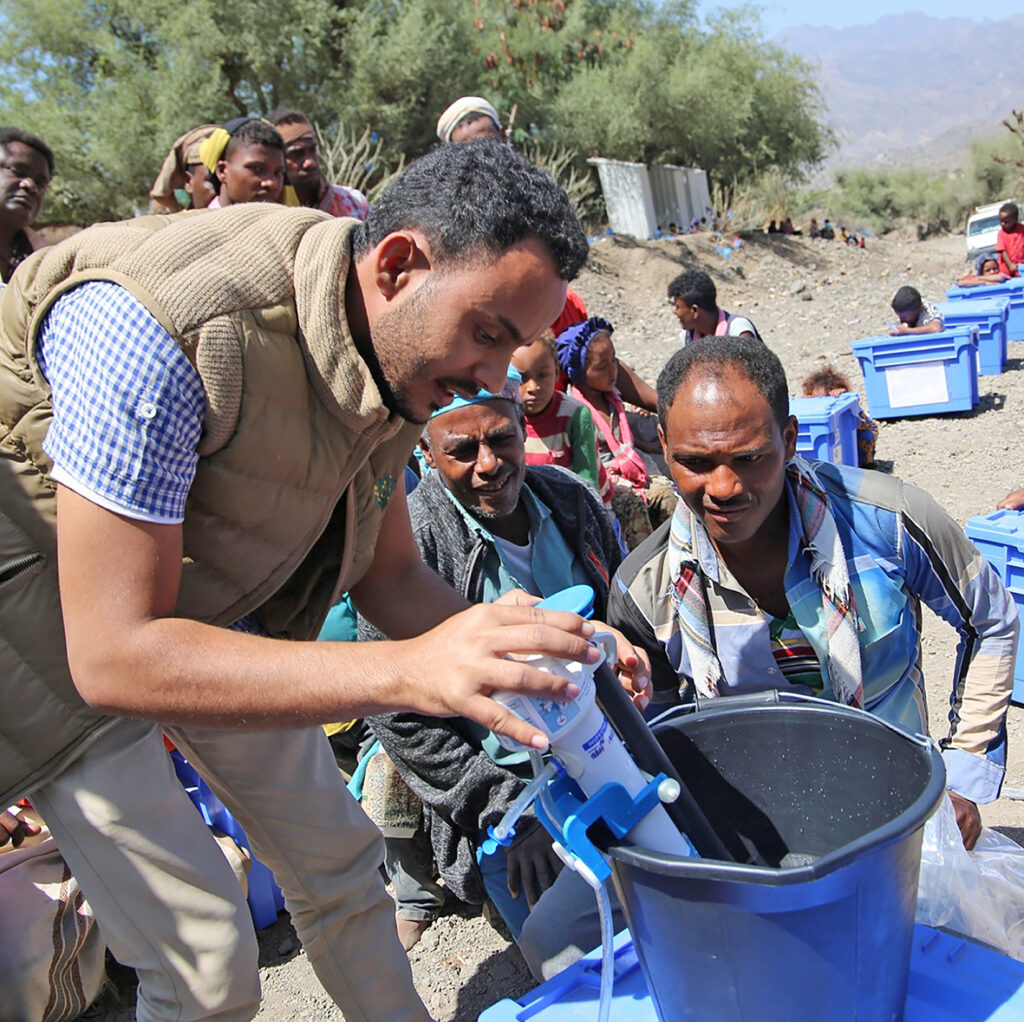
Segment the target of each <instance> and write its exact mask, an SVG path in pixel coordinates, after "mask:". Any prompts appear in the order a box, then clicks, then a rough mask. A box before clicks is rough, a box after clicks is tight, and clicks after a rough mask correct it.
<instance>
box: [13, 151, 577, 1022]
mask: <svg viewBox="0 0 1024 1022" xmlns="http://www.w3.org/2000/svg"><path fill="white" fill-rule="evenodd" d="M585 258H586V240H585V238H584V236H583V234H582V231H581V230H580V227H579V225H578V223H577V221H576V218H575V216H574V214H573V212H572V210H571V207H570V206H569V203H568V201H567V199H566V197H565V195H564V193H563V192H562V191H561V189H559V188H558V187H557V185H555V184H554V182H553V181H552V180H551V179H550V178H548V177H547V176H546V175H545V174H543V173H542V172H540V171H538V170H536V168H533V167H531V166H530V165H529V164H528V163H527V162H526V161H525V160H523V159H522V158H521V157H519V156H516V155H515V154H514V153H513V152H511V150H509V149H508V148H507V147H505V146H501V145H494V144H477V145H473V146H446V147H442V148H440V149H438V150H437V151H435V152H434V153H431V154H430V155H428V156H426V157H424V158H423V159H422V160H419V161H417V162H416V163H414V164H413V165H412V166H411V167H410V168H409V169H408V170H407V171H406V173H405V174H404V175H403V177H402V178H401V179H400V180H399V181H398V182H396V184H395V185H393V186H392V188H391V189H390V190H389V191H388V192H387V193H386V194H385V195H384V196H383V197H382V199H381V201H380V203H379V204H378V206H376V207H375V208H374V210H373V212H372V214H371V216H370V218H369V221H368V222H367V224H366V225H365V226H364V225H361V224H359V223H357V222H356V221H351V220H344V219H341V220H336V219H332V218H330V217H328V216H327V215H326V214H323V213H320V212H318V211H314V210H305V209H287V208H284V207H280V206H273V205H267V204H250V205H242V206H239V207H238V208H234V209H229V210H225V211H224V212H222V213H219V214H218V215H217V216H209V215H206V214H192V213H183V214H178V215H175V216H160V217H146V218H141V219H138V220H134V221H130V222H126V223H123V224H107V225H98V226H97V227H95V228H92V229H90V230H88V231H84V232H82V233H81V234H79V235H76V236H75V237H73V238H71V239H69V240H68V241H67V242H65V243H63V244H62V245H59V246H56V247H54V248H52V249H49V250H46V251H44V252H40V253H37V254H35V255H33V256H31V257H30V258H29V259H28V260H26V262H25V264H24V265H23V266H22V267H20V268H19V270H18V272H17V273H16V274H15V276H14V278H13V281H12V283H11V284H10V285H8V287H7V288H6V289H5V291H4V293H3V295H2V296H0V679H2V680H0V685H2V705H3V707H4V712H3V715H2V718H0V807H3V806H5V805H9V804H10V803H11V802H12V801H13V800H14V799H15V798H16V797H17V796H20V795H22V794H26V793H28V794H30V795H31V797H32V799H33V802H34V803H35V805H36V806H37V808H38V809H39V810H40V811H41V813H42V814H43V816H44V817H45V819H46V820H47V822H48V823H49V825H50V827H51V829H52V831H53V833H54V835H55V836H56V838H57V841H58V844H59V846H60V848H61V851H62V852H63V853H64V855H65V857H66V858H67V861H68V863H69V865H70V866H71V868H72V870H73V872H74V873H75V875H76V877H77V878H78V880H79V881H80V883H81V885H82V888H83V889H84V891H85V892H86V896H87V897H88V899H89V901H90V903H91V904H92V906H93V909H94V911H95V913H96V917H97V919H98V920H99V922H100V926H101V929H102V931H103V933H104V936H105V938H106V940H107V942H108V944H109V945H110V947H111V949H112V950H113V952H114V954H115V955H116V957H117V958H118V959H119V960H121V961H122V962H125V963H126V964H129V965H132V966H133V967H134V968H135V969H136V971H137V972H138V974H139V980H140V983H139V995H138V1009H137V1012H138V1014H137V1017H138V1018H139V1019H140V1020H143V1022H151V1020H156V1019H161V1020H162V1019H176V1020H181V1022H184V1020H191V1019H201V1018H216V1019H218V1020H242V1019H249V1018H251V1017H252V1016H253V1015H254V1014H255V1013H256V1011H257V1009H258V1005H259V981H258V973H257V968H256V944H255V940H254V937H253V932H252V927H251V925H250V923H249V920H248V917H247V910H246V905H245V901H244V900H243V899H242V897H241V893H240V891H239V889H238V885H237V884H236V883H235V880H234V877H233V875H232V873H231V871H230V869H229V868H228V866H227V864H226V862H225V860H224V859H223V857H222V856H220V854H219V852H218V851H217V848H216V846H215V845H214V843H213V841H212V839H211V838H210V837H209V834H208V832H207V831H206V829H205V828H204V826H203V824H202V821H201V819H200V817H199V816H198V814H197V813H196V812H195V811H194V809H193V808H192V806H191V804H190V803H189V801H188V798H187V796H186V795H185V793H184V792H183V791H182V789H181V788H180V786H179V785H178V784H177V783H176V781H175V779H174V777H173V774H172V772H171V769H170V765H169V762H168V760H167V757H166V755H165V754H164V749H163V745H162V741H161V730H163V731H165V732H166V733H167V734H169V735H170V736H171V738H172V739H173V741H174V742H175V744H176V745H177V746H178V747H179V748H180V749H181V750H182V751H183V752H184V754H185V755H186V756H187V757H188V758H189V760H191V761H192V762H193V763H194V764H195V765H196V766H197V767H198V769H199V770H200V772H201V773H202V774H203V775H204V777H205V778H206V779H207V781H208V782H209V784H210V785H211V787H212V788H213V790H214V791H215V792H216V794H217V795H218V796H219V797H220V798H222V800H223V801H224V802H225V803H226V804H227V805H228V807H229V808H230V809H231V811H232V812H233V814H234V815H235V816H236V818H237V819H238V820H239V822H240V823H241V825H242V826H243V827H244V828H245V831H246V833H247V834H248V836H249V837H250V839H251V841H252V844H253V847H254V850H255V852H256V854H257V856H258V857H259V858H260V859H261V860H262V861H264V862H266V863H267V864H268V865H269V866H270V867H271V869H272V870H273V871H274V874H275V876H276V878H277V880H278V882H279V883H280V885H281V887H282V889H283V890H284V893H285V898H286V901H287V905H288V908H289V910H290V912H291V914H292V919H293V921H294V923H295V926H296V928H297V930H298V932H299V935H300V937H301V939H302V942H303V944H304V946H305V948H306V951H307V954H308V955H309V958H310V961H311V963H312V964H313V966H314V968H315V969H316V971H317V974H318V976H319V977H320V979H321V981H322V982H323V984H324V986H325V988H326V989H327V990H328V992H329V993H330V995H331V996H332V997H333V998H334V1000H335V1001H336V1002H337V1003H338V1004H339V1005H340V1006H341V1007H342V1009H343V1011H344V1013H345V1018H346V1019H347V1020H348V1022H357V1020H373V1022H380V1020H389V1022H390V1020H404V1019H417V1020H418V1019H423V1018H425V1017H426V1013H425V1011H424V1009H423V1006H422V1004H421V1003H420V1001H419V999H418V997H417V996H416V993H415V991H414V989H413V986H412V981H411V975H410V970H409V966H408V962H407V961H406V959H405V956H404V954H403V953H402V950H401V948H400V946H399V944H398V941H397V938H396V935H395V929H394V918H393V909H392V906H391V903H390V902H389V900H388V898H387V896H386V894H385V892H384V888H383V886H382V884H381V882H380V879H379V877H378V874H377V866H378V864H379V862H380V861H381V857H382V848H381V841H380V837H379V834H378V833H377V832H376V830H375V829H374V828H373V827H372V826H371V825H370V824H369V823H368V821H367V820H366V819H365V817H363V816H362V814H361V812H360V810H359V809H358V807H357V806H356V805H355V803H354V802H353V800H352V799H351V798H350V797H349V795H348V793H347V791H346V790H345V789H344V787H343V785H342V784H341V783H340V780H339V775H338V772H337V770H336V768H335V766H334V762H333V758H332V756H331V754H330V750H329V747H328V745H327V743H326V741H325V740H324V737H323V734H322V732H321V731H320V729H319V728H318V727H315V726H311V725H315V724H317V723H318V722H320V721H330V720H344V719H347V718H352V717H358V716H366V715H370V714H375V713H385V712H389V711H394V710H398V709H409V710H412V711H414V712H419V713H428V714H437V715H450V714H463V715H465V716H468V717H471V718H473V719H474V720H476V721H478V722H480V723H481V724H483V725H484V726H485V727H487V728H490V729H492V730H497V731H503V732H505V733H507V734H510V735H512V736H514V737H517V738H519V739H520V740H522V741H525V742H528V743H532V744H534V745H535V746H538V747H540V746H541V745H543V739H542V737H541V736H539V735H538V734H537V733H536V732H534V731H533V729H532V728H530V727H528V726H526V725H525V724H523V723H522V722H521V721H517V720H516V719H515V718H512V717H511V716H510V715H509V714H508V713H507V712H506V711H505V710H504V709H503V708H502V707H501V706H500V705H499V704H498V703H496V702H495V701H493V700H492V699H490V698H488V697H489V695H490V694H491V693H492V692H494V691H496V690H501V689H516V688H523V689H527V690H531V691H537V692H545V693H550V694H554V695H555V697H561V698H565V697H566V695H567V694H569V695H571V691H569V690H567V689H566V688H565V687H564V686H563V685H561V684H559V683H558V682H557V681H556V680H554V679H551V678H550V677H548V676H546V675H543V674H541V673H540V672H537V671H535V670H534V669H532V668H530V667H529V666H527V665H526V664H525V663H523V662H521V661H513V660H508V659H506V658H505V654H506V653H508V652H516V651H520V652H523V651H536V652H545V653H550V654H554V655H556V656H563V657H568V658H576V659H592V658H593V657H592V655H591V650H590V647H589V646H588V644H587V643H585V641H584V636H586V635H588V634H590V632H591V630H592V626H591V625H589V624H587V623H586V622H583V621H581V620H580V619H579V618H576V617H575V616H573V615H567V614H553V613H546V612H538V611H534V610H532V609H530V608H528V607H523V606H519V605H514V604H510V605H504V606H498V605H491V606H477V607H473V608H470V609H466V608H467V602H466V601H465V599H463V598H462V597H461V596H458V595H457V594H456V593H455V592H454V591H453V590H451V589H450V588H448V587H447V586H446V585H445V584H443V583H442V582H441V581H440V580H439V579H438V577H437V576H436V575H434V574H433V573H432V572H430V571H429V570H428V569H426V568H425V567H424V566H423V564H422V562H421V561H420V560H419V557H418V555H417V552H416V548H415V546H414V544H413V542H412V537H411V534H410V528H409V520H408V515H407V511H406V507H405V501H404V493H403V486H402V481H401V480H402V470H403V466H404V464H405V462H406V460H407V458H408V456H409V453H410V451H411V449H412V446H413V444H414V443H415V440H416V436H417V434H418V432H419V428H420V427H419V425H418V423H421V422H423V421H425V420H426V419H427V417H428V416H429V414H430V413H431V411H432V410H434V409H436V408H438V407H440V406H443V405H444V404H446V403H447V402H448V401H450V400H451V398H452V396H453V394H455V393H474V392H475V391H476V390H477V389H479V388H480V387H486V388H490V389H497V388H498V387H500V385H501V383H502V381H503V380H504V376H505V370H506V367H507V364H508V362H509V358H510V357H511V354H512V351H513V350H514V349H515V348H516V347H517V346H518V345H520V344H523V343H526V342H529V341H530V340H532V339H533V338H535V337H537V336H538V335H539V334H540V333H541V331H542V330H543V329H544V327H545V326H546V325H547V324H548V323H550V322H551V321H552V320H553V319H554V318H555V316H556V315H557V314H558V312H559V310H560V309H561V307H562V304H563V302H564V300H565V289H566V282H567V281H568V280H571V279H572V278H573V277H574V276H575V275H576V273H577V272H578V271H579V269H580V267H581V266H582V263H583V261H584V260H585ZM58 551H59V553H58ZM58 569H59V584H58ZM345 590H348V591H350V592H351V593H352V596H353V599H354V600H355V603H356V605H357V607H358V608H359V610H360V612H361V613H363V614H364V615H365V616H366V618H368V619H369V620H370V621H372V622H373V623H374V624H375V625H377V627H378V628H380V630H381V631H382V632H384V633H386V634H388V635H391V636H393V637H394V638H395V639H396V640H397V641H392V642H387V643H384V642H382V643H374V644H358V645H356V644H349V643H317V642H313V641H309V640H312V639H314V638H315V637H316V634H317V631H318V629H319V627H320V624H321V622H322V620H323V618H324V616H325V614H326V612H327V610H328V608H329V607H330V606H331V604H332V603H333V602H334V600H335V599H336V598H337V595H338V593H340V592H342V591H345ZM5 839H6V832H5V831H3V830H2V829H0V840H5Z"/></svg>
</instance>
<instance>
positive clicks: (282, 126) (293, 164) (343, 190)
mask: <svg viewBox="0 0 1024 1022" xmlns="http://www.w3.org/2000/svg"><path fill="white" fill-rule="evenodd" d="M267 120H268V121H269V122H270V123H271V124H272V125H273V126H274V127H275V128H277V132H278V134H279V135H280V136H281V141H282V142H284V162H285V169H286V171H287V173H288V183H289V184H290V185H291V186H292V188H294V189H295V195H296V196H297V198H298V200H299V203H300V204H301V205H303V206H309V207H310V208H311V209H322V210H323V211H324V212H325V213H330V214H331V216H349V217H354V218H355V219H356V220H365V219H366V218H367V217H368V216H369V215H370V203H369V202H368V201H367V199H366V196H365V195H363V193H362V192H361V191H359V189H358V188H348V187H346V186H345V185H332V184H331V183H330V182H329V181H328V180H327V178H325V177H324V175H323V172H322V171H321V170H320V155H319V148H320V140H319V139H318V138H317V134H316V131H315V130H314V128H313V125H312V123H311V122H310V120H309V118H308V117H307V116H306V115H305V114H304V113H301V112H300V111H298V110H287V109H285V108H283V107H279V108H278V109H277V110H274V111H273V112H272V113H271V114H269V115H268V117H267Z"/></svg>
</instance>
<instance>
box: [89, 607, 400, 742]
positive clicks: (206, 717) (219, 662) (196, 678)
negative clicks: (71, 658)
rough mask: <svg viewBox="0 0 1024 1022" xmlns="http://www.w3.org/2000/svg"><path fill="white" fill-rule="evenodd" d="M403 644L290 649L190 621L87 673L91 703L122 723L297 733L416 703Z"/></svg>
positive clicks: (151, 631)
mask: <svg viewBox="0 0 1024 1022" xmlns="http://www.w3.org/2000/svg"><path fill="white" fill-rule="evenodd" d="M413 669H414V664H413V662H412V657H411V656H410V655H409V651H407V650H405V648H404V647H403V645H402V644H400V643H391V642H389V643H343V642H290V641H286V640H282V639H269V638H265V637H262V636H256V635H247V634H245V633H241V632H235V631H231V630H229V629H226V628H217V627H214V626H212V625H205V624H201V623H199V622H196V621H189V620H185V619H183V618H163V619H157V620H154V621H151V622H149V623H148V624H147V625H145V626H144V627H142V628H140V629H138V630H137V632H136V633H135V634H134V635H133V638H132V641H131V643H130V644H125V645H122V646H120V647H118V648H116V649H111V650H110V653H109V655H108V656H107V657H106V658H105V660H104V662H96V661H95V660H93V661H92V662H90V663H88V664H86V665H80V668H79V671H76V680H78V678H77V675H78V674H79V673H81V674H83V675H84V676H86V677H87V679H88V683H87V685H85V686H80V687H82V688H83V695H84V696H85V697H86V698H87V699H88V701H89V702H91V703H92V704H93V705H96V706H98V707H99V708H101V709H103V710H106V711H107V712H110V713H116V714H120V715H122V716H130V717H139V718H142V719H148V720H159V721H164V722H167V723H176V724H193V725H199V726H203V727H238V728H249V727H255V728H259V727H268V728H269V727H289V726H302V725H307V724H312V723H321V722H324V721H330V720H348V719H351V718H354V717H362V716H366V715H369V714H373V713H385V712H388V711H393V710H396V709H399V708H402V707H403V706H405V705H408V699H407V697H406V696H405V692H406V686H405V679H406V678H407V677H408V676H409V672H410V671H411V670H413Z"/></svg>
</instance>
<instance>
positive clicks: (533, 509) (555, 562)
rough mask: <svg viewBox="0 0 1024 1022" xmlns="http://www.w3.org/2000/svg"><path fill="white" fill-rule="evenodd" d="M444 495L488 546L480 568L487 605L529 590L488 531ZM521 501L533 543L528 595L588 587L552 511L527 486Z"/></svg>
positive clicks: (450, 493)
mask: <svg viewBox="0 0 1024 1022" xmlns="http://www.w3.org/2000/svg"><path fill="white" fill-rule="evenodd" d="M445 493H447V494H448V499H449V500H450V501H451V502H452V503H453V504H454V505H455V506H456V507H457V508H458V509H459V513H460V514H461V515H462V517H463V518H464V519H465V521H466V525H467V526H469V529H470V531H471V532H475V533H476V534H477V535H478V536H480V537H481V538H482V539H483V540H484V541H485V542H486V543H487V547H488V550H487V554H486V556H485V557H484V562H483V564H482V566H481V569H482V571H483V579H482V581H483V598H484V603H492V602H493V601H494V600H496V599H497V598H498V597H499V596H503V595H504V594H505V593H508V592H511V591H512V590H513V589H527V586H526V585H524V584H523V583H522V582H521V580H519V579H517V578H516V577H515V575H514V574H513V573H512V569H511V568H510V567H509V565H507V564H506V563H505V561H504V560H503V559H502V557H501V551H500V548H499V547H498V544H497V543H495V541H494V536H493V535H492V534H491V532H490V531H489V530H488V528H487V527H486V526H485V525H484V524H483V523H482V522H481V521H480V520H479V519H478V518H475V517H474V516H473V515H471V514H470V513H469V512H468V511H467V510H466V509H465V508H464V507H463V506H462V505H461V504H460V503H459V502H458V500H456V499H455V497H454V496H453V494H452V492H451V490H448V489H447V488H446V489H445ZM519 499H520V501H521V502H522V503H523V505H524V506H525V507H526V513H527V515H528V516H529V518H530V539H531V540H532V541H533V551H532V557H531V563H530V567H531V570H532V571H533V580H534V585H533V586H531V587H530V588H529V589H528V590H527V591H529V592H531V594H532V595H533V596H552V595H554V594H555V593H557V592H560V591H561V590H562V589H565V588H566V587H568V586H574V585H587V584H589V580H588V578H587V574H586V572H585V571H584V570H583V563H582V562H581V560H580V558H579V555H578V554H577V553H576V552H575V551H574V550H573V549H572V548H571V547H570V546H569V544H568V543H567V542H566V540H565V537H564V536H563V535H562V533H561V531H560V530H559V528H558V526H557V525H556V524H555V520H554V519H553V518H552V517H551V511H550V509H549V508H548V507H547V506H546V505H545V504H544V502H543V501H542V500H541V499H540V498H539V497H538V496H537V495H536V494H535V493H534V492H533V491H532V490H531V489H530V487H529V486H527V485H526V484H525V483H524V484H523V488H522V490H521V491H520V493H519Z"/></svg>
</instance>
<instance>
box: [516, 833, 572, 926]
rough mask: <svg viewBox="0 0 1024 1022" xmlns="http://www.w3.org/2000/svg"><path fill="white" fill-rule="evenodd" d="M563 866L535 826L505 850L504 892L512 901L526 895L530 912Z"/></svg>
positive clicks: (547, 838) (549, 840)
mask: <svg viewBox="0 0 1024 1022" xmlns="http://www.w3.org/2000/svg"><path fill="white" fill-rule="evenodd" d="M563 865H564V863H563V862H562V860H561V859H560V858H559V857H558V856H557V855H556V854H555V851H554V849H553V848H552V847H551V836H550V835H549V834H548V832H547V831H546V830H545V829H544V828H543V827H542V826H541V825H540V824H539V823H538V824H537V825H536V826H534V828H533V829H532V830H531V831H530V832H529V833H528V834H527V835H526V836H525V837H522V838H520V839H519V840H518V841H516V843H515V844H514V845H512V847H511V848H509V850H508V892H509V894H511V895H512V897H513V898H518V897H519V892H520V891H523V892H524V893H525V895H526V904H527V905H529V907H530V908H531V909H532V908H533V906H534V905H536V904H537V901H538V900H539V899H540V896H541V895H542V894H543V893H544V892H545V891H546V890H547V889H548V888H549V887H550V886H551V885H552V884H553V883H554V882H555V877H557V876H558V874H559V872H560V871H561V869H562V866H563Z"/></svg>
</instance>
